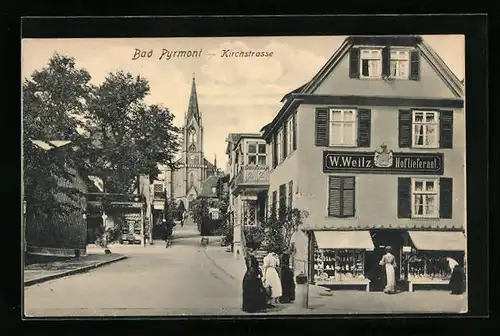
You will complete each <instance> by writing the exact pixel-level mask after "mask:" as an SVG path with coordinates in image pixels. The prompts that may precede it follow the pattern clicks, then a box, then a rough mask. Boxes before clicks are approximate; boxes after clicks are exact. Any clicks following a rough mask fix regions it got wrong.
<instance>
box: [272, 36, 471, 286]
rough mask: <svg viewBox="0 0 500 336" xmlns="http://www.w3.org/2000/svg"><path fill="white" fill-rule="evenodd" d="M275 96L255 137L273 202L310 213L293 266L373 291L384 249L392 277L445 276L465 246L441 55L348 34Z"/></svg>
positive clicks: (453, 92) (456, 87)
mask: <svg viewBox="0 0 500 336" xmlns="http://www.w3.org/2000/svg"><path fill="white" fill-rule="evenodd" d="M283 103H284V104H283V106H282V108H281V110H280V111H279V112H278V114H277V115H276V117H275V118H274V120H273V121H272V122H271V123H270V124H268V125H267V126H266V127H265V128H264V129H263V131H264V133H263V137H264V138H265V139H266V141H267V142H268V143H269V144H270V148H271V149H272V161H271V162H272V164H271V167H270V168H271V171H270V179H269V182H270V187H269V198H270V200H272V203H274V204H276V206H277V207H278V208H279V206H280V204H285V202H286V203H288V204H293V206H294V207H297V208H299V209H301V210H306V211H308V213H309V216H308V217H307V219H306V221H305V223H304V225H303V226H302V227H301V228H300V230H299V232H297V233H296V234H295V235H294V237H292V242H294V243H295V244H294V245H295V256H294V265H295V267H294V268H295V271H296V272H304V273H305V274H307V275H308V276H309V279H310V280H311V281H314V282H316V283H323V284H332V285H338V284H341V285H342V284H346V285H348V284H353V285H361V286H366V288H367V289H371V290H377V289H381V286H382V283H383V275H382V274H381V267H380V266H379V264H378V263H379V260H380V258H381V256H382V254H383V253H384V252H383V251H384V249H385V247H391V248H392V251H393V254H394V256H395V257H396V262H397V264H398V265H400V267H399V268H398V274H397V280H398V281H400V282H403V283H405V284H408V283H412V282H413V283H416V282H418V281H421V282H422V283H427V282H436V283H444V282H446V281H445V277H446V276H447V275H449V274H447V270H446V268H447V267H446V264H445V263H444V262H443V260H444V258H446V257H452V258H455V259H457V260H459V261H460V260H462V259H463V258H464V257H463V253H464V251H465V246H466V243H465V241H466V240H465V227H466V214H465V206H466V200H465V195H466V193H465V191H466V189H465V188H466V184H465V182H466V181H465V110H464V87H463V83H462V82H461V81H460V80H458V79H457V78H456V76H455V75H454V74H453V73H452V72H451V70H450V69H449V68H448V67H447V66H446V65H445V63H444V62H443V61H442V59H441V58H440V57H439V56H438V55H437V54H436V53H435V52H434V51H433V50H432V49H431V48H430V47H429V46H428V45H427V44H426V43H425V41H424V40H423V39H422V38H421V37H418V36H404V37H377V36H356V37H349V38H347V39H346V40H345V41H344V43H343V44H342V45H341V46H340V48H339V49H338V50H337V52H336V53H335V54H334V55H333V56H332V57H331V58H330V60H329V61H328V62H327V63H326V64H325V66H324V67H323V68H322V69H321V70H320V71H319V72H318V73H317V74H316V75H315V76H314V77H313V79H312V80H311V81H310V82H308V83H306V84H304V85H303V86H301V87H299V88H298V89H296V90H294V91H293V92H290V93H289V94H287V95H286V96H285V97H284V98H283ZM272 203H270V204H272ZM411 287H412V286H411V285H410V288H411Z"/></svg>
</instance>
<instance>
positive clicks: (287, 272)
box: [280, 254, 295, 303]
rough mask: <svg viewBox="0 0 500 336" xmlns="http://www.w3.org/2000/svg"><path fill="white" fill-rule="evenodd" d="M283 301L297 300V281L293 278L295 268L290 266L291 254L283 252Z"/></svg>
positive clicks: (281, 300) (281, 299)
mask: <svg viewBox="0 0 500 336" xmlns="http://www.w3.org/2000/svg"><path fill="white" fill-rule="evenodd" d="M281 287H282V289H283V295H281V298H280V302H281V303H290V302H293V301H295V281H294V280H293V270H292V269H291V268H290V255H288V254H283V256H282V258H281Z"/></svg>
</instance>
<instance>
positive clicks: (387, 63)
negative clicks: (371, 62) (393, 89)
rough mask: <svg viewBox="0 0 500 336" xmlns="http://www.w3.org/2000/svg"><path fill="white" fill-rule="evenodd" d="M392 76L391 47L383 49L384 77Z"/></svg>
mask: <svg viewBox="0 0 500 336" xmlns="http://www.w3.org/2000/svg"><path fill="white" fill-rule="evenodd" d="M390 74H391V50H390V48H389V47H385V48H383V49H382V76H384V77H389V75H390Z"/></svg>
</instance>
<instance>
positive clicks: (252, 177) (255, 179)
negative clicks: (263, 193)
mask: <svg viewBox="0 0 500 336" xmlns="http://www.w3.org/2000/svg"><path fill="white" fill-rule="evenodd" d="M234 185H235V187H242V186H257V187H259V186H262V187H267V186H268V185H269V167H268V166H259V165H246V166H243V167H241V170H240V171H239V172H238V174H237V175H236V177H235V179H234Z"/></svg>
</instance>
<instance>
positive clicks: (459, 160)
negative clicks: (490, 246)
mask: <svg viewBox="0 0 500 336" xmlns="http://www.w3.org/2000/svg"><path fill="white" fill-rule="evenodd" d="M316 107H319V106H313V105H302V106H301V107H300V108H299V113H298V125H300V136H299V137H298V148H299V151H300V169H299V170H298V175H299V183H298V184H299V185H300V198H299V199H298V203H297V204H298V206H299V207H300V208H302V209H304V210H307V211H309V217H308V219H307V221H306V223H307V224H312V225H314V226H315V227H318V228H321V227H327V228H331V227H338V228H350V227H351V228H364V227H368V226H370V227H377V226H382V225H383V226H385V227H387V226H388V225H391V226H392V227H393V228H397V227H398V226H399V227H401V228H409V227H413V225H417V226H419V227H421V226H426V225H430V224H433V225H438V227H442V228H452V227H455V228H461V227H464V226H465V221H466V217H465V211H464V209H465V205H466V200H465V191H466V189H465V115H464V111H463V110H455V112H454V121H453V125H454V130H453V149H436V150H416V149H409V148H399V147H398V109H397V108H392V107H375V108H374V107H369V106H368V107H367V108H371V109H372V123H371V125H372V129H371V148H347V149H346V150H347V151H367V152H369V151H375V150H376V149H379V148H380V145H381V144H382V143H385V144H386V145H387V146H388V149H392V150H393V151H395V152H415V153H419V152H432V151H434V152H440V153H444V174H443V175H442V176H443V177H453V195H454V202H453V218H452V219H440V220H435V221H432V220H429V219H426V220H420V221H419V220H415V219H412V220H410V219H399V218H397V182H398V176H402V175H395V174H391V175H380V174H377V175H376V174H357V175H356V191H355V204H356V214H355V217H354V218H352V219H333V218H328V217H327V204H328V203H327V199H328V191H327V186H328V176H327V174H325V173H323V170H322V160H323V159H322V154H323V151H324V150H339V151H340V150H342V149H341V148H338V147H337V148H334V147H329V148H327V147H316V146H315V108H316ZM359 107H362V106H359ZM297 160H298V159H297ZM285 163H286V162H285ZM295 164H296V165H297V166H298V162H297V161H296V163H295ZM287 167H288V166H287ZM278 168H279V169H280V170H279V171H280V173H278V174H273V177H272V178H273V185H277V184H279V183H278V181H279V182H281V181H283V178H284V175H285V174H287V170H288V169H284V168H285V166H284V167H283V168H280V167H278ZM289 169H290V171H293V168H289ZM281 172H282V173H281ZM282 174H283V175H282ZM280 175H282V176H280ZM335 175H348V176H352V175H353V174H335Z"/></svg>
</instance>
